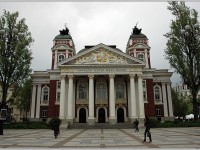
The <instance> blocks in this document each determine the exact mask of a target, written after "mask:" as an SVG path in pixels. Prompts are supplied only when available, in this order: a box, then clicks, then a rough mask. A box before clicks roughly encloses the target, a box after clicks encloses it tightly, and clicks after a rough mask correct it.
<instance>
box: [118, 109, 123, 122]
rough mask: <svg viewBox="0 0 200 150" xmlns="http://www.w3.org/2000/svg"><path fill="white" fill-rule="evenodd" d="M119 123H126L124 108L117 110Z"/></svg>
mask: <svg viewBox="0 0 200 150" xmlns="http://www.w3.org/2000/svg"><path fill="white" fill-rule="evenodd" d="M117 122H124V109H123V108H118V109H117Z"/></svg>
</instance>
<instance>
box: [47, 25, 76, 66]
mask: <svg viewBox="0 0 200 150" xmlns="http://www.w3.org/2000/svg"><path fill="white" fill-rule="evenodd" d="M59 32H60V34H59V35H57V36H55V38H54V40H53V47H52V49H51V50H52V69H57V63H59V62H61V61H63V60H64V59H67V58H69V57H72V56H73V55H75V54H76V50H75V45H74V41H73V39H72V36H71V35H70V33H69V29H68V28H67V27H65V29H63V30H60V31H59Z"/></svg>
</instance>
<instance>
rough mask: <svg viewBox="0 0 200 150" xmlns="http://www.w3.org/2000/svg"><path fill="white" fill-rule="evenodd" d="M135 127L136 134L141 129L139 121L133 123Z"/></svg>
mask: <svg viewBox="0 0 200 150" xmlns="http://www.w3.org/2000/svg"><path fill="white" fill-rule="evenodd" d="M133 125H134V127H135V132H139V128H138V125H139V121H138V120H137V119H135V121H134V122H133Z"/></svg>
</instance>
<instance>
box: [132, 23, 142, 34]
mask: <svg viewBox="0 0 200 150" xmlns="http://www.w3.org/2000/svg"><path fill="white" fill-rule="evenodd" d="M141 31H142V29H138V28H137V23H136V26H135V28H134V29H133V34H141Z"/></svg>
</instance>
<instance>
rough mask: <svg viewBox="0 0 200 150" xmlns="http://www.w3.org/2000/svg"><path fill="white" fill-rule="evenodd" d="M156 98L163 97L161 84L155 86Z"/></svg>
mask: <svg viewBox="0 0 200 150" xmlns="http://www.w3.org/2000/svg"><path fill="white" fill-rule="evenodd" d="M154 99H155V100H160V99H161V91H160V87H159V86H155V87H154Z"/></svg>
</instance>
